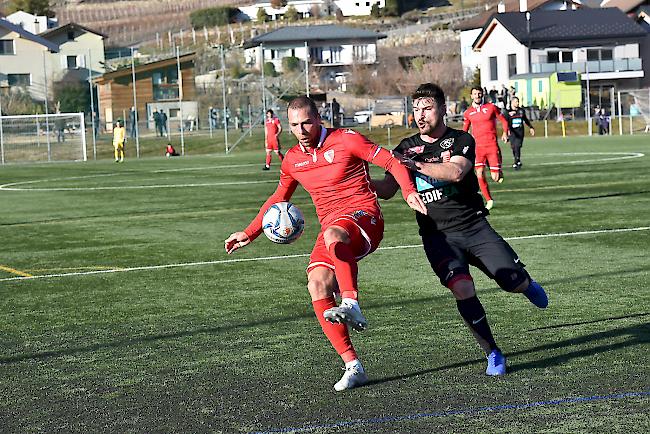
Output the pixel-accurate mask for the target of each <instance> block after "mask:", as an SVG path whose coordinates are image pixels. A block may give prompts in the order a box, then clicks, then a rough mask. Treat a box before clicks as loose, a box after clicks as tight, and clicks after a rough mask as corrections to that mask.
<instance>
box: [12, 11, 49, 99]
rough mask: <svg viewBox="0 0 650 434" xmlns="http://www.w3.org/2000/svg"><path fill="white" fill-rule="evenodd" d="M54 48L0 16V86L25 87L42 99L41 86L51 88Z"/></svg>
mask: <svg viewBox="0 0 650 434" xmlns="http://www.w3.org/2000/svg"><path fill="white" fill-rule="evenodd" d="M58 51H59V47H58V45H56V44H55V43H53V42H50V41H48V40H47V39H44V38H42V37H41V36H38V35H35V34H33V33H31V32H28V31H27V30H25V29H23V28H22V27H20V26H19V25H17V24H14V23H12V22H10V21H7V20H5V19H2V18H0V88H9V91H11V90H12V89H25V90H26V91H27V92H29V94H30V95H31V97H32V98H33V99H35V100H38V101H44V100H45V90H46V89H48V93H50V92H51V85H52V82H51V80H52V79H51V74H52V72H53V65H52V61H53V60H54V57H53V56H58ZM46 78H47V79H46ZM48 82H49V84H48Z"/></svg>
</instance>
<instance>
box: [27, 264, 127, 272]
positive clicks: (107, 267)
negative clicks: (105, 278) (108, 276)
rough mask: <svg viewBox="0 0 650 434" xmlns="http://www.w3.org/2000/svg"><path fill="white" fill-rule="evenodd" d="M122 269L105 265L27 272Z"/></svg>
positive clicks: (40, 269) (36, 269) (31, 270)
mask: <svg viewBox="0 0 650 434" xmlns="http://www.w3.org/2000/svg"><path fill="white" fill-rule="evenodd" d="M121 269H122V267H110V266H104V265H96V266H91V267H59V268H33V269H29V270H25V271H29V272H31V273H45V272H50V271H72V270H121Z"/></svg>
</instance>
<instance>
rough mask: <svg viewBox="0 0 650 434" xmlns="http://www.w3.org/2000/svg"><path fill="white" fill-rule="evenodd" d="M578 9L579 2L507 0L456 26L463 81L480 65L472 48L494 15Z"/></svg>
mask: <svg viewBox="0 0 650 434" xmlns="http://www.w3.org/2000/svg"><path fill="white" fill-rule="evenodd" d="M578 7H580V0H507V1H501V2H499V3H498V4H497V6H496V8H494V7H492V8H489V9H487V10H486V11H485V12H483V13H480V14H478V15H476V16H474V17H472V18H469V19H467V20H464V21H461V22H460V23H458V24H456V25H455V26H454V29H456V30H460V61H461V65H462V67H463V73H464V75H465V79H467V80H469V79H471V77H472V75H473V74H474V71H475V70H476V68H477V67H478V66H479V65H480V63H481V56H480V54H479V53H477V52H475V51H474V48H473V45H474V41H476V38H477V37H478V35H479V34H480V33H481V30H482V29H483V26H485V24H487V22H488V21H490V19H491V18H492V16H493V15H494V14H495V13H504V12H526V11H532V10H543V11H553V10H565V9H577V8H578Z"/></svg>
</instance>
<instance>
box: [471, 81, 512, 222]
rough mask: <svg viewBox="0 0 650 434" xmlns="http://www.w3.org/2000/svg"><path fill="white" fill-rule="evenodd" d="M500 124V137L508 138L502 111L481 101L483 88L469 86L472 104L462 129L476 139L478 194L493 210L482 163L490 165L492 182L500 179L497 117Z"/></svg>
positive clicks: (500, 160) (501, 177) (506, 124)
mask: <svg viewBox="0 0 650 434" xmlns="http://www.w3.org/2000/svg"><path fill="white" fill-rule="evenodd" d="M497 119H498V120H499V121H500V122H501V125H502V126H503V134H502V135H501V140H503V141H504V142H505V141H507V140H508V121H507V120H506V118H505V117H504V116H503V115H502V114H501V112H500V111H499V108H498V107H497V106H495V105H494V104H492V103H489V102H488V103H483V89H481V88H480V87H473V88H472V105H471V106H470V107H469V108H468V109H467V110H465V113H464V114H463V131H465V132H468V131H469V128H470V126H471V127H472V136H474V140H475V141H476V161H475V169H476V177H477V178H478V185H479V187H480V188H481V193H482V194H483V197H484V198H485V201H486V204H485V207H486V208H487V209H492V207H493V206H494V200H492V195H491V194H490V187H488V183H487V179H486V178H485V171H484V169H485V166H486V165H487V166H488V167H489V168H490V175H491V177H492V180H493V181H496V182H503V171H502V170H501V162H502V158H501V150H500V149H499V144H498V143H497V128H496V120H497Z"/></svg>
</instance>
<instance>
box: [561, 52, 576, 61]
mask: <svg viewBox="0 0 650 434" xmlns="http://www.w3.org/2000/svg"><path fill="white" fill-rule="evenodd" d="M561 62H562V63H571V62H573V51H563V52H562V59H561Z"/></svg>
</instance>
